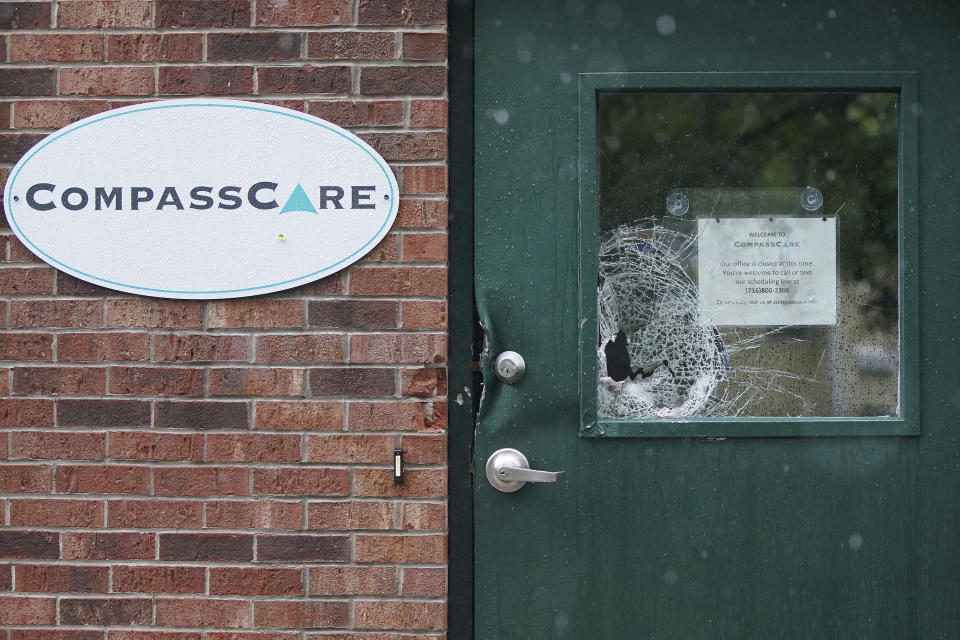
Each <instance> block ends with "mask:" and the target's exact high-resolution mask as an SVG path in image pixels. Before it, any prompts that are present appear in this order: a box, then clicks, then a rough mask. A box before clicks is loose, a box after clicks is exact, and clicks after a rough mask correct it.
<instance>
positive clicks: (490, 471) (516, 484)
mask: <svg viewBox="0 0 960 640" xmlns="http://www.w3.org/2000/svg"><path fill="white" fill-rule="evenodd" d="M486 470H487V481H489V482H490V484H491V485H492V486H493V488H494V489H497V490H499V491H503V492H505V493H512V492H514V491H517V490H518V489H520V488H521V487H522V486H523V485H525V484H526V483H528V482H557V481H559V480H560V479H562V478H563V476H564V473H566V472H564V471H540V470H538V469H531V468H530V461H528V460H527V456H525V455H523V454H522V453H520V452H519V451H517V450H516V449H510V448H506V449H499V450H497V451H494V452H493V453H492V454H490V457H489V458H488V459H487V467H486Z"/></svg>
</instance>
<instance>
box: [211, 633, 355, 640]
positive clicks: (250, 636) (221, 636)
mask: <svg viewBox="0 0 960 640" xmlns="http://www.w3.org/2000/svg"><path fill="white" fill-rule="evenodd" d="M206 640H300V634H299V633H292V632H287V633H284V632H280V631H272V632H263V633H255V632H240V633H232V632H229V631H217V632H208V633H207V637H206ZM324 640H337V639H336V638H334V637H332V636H327V637H326V638H325V639H324Z"/></svg>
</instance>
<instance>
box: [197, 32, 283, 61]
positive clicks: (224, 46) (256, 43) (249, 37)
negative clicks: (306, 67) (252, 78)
mask: <svg viewBox="0 0 960 640" xmlns="http://www.w3.org/2000/svg"><path fill="white" fill-rule="evenodd" d="M301 42H302V36H301V35H300V34H298V33H289V32H270V33H211V34H210V35H208V36H207V59H208V60H215V61H242V62H248V61H254V60H258V61H259V60H297V59H299V58H300V44H301Z"/></svg>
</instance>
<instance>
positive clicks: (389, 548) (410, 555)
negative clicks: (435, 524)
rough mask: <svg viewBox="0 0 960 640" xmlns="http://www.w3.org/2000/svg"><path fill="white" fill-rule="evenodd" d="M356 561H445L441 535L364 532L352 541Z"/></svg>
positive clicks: (420, 562)
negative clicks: (365, 533)
mask: <svg viewBox="0 0 960 640" xmlns="http://www.w3.org/2000/svg"><path fill="white" fill-rule="evenodd" d="M354 545H355V551H354V560H355V561H356V562H364V563H366V562H376V563H416V564H442V563H444V562H446V560H447V538H446V536H443V535H422V536H414V535H404V536H389V535H363V534H358V535H357V536H356V540H355V542H354Z"/></svg>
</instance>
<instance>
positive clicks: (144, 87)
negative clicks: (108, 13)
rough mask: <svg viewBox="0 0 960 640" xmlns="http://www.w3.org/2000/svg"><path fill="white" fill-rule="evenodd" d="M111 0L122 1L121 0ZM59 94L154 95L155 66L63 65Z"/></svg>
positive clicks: (114, 0) (113, 0)
mask: <svg viewBox="0 0 960 640" xmlns="http://www.w3.org/2000/svg"><path fill="white" fill-rule="evenodd" d="M110 1H111V2H115V3H119V2H122V0H110ZM65 4H67V3H65ZM69 4H73V2H71V3H69ZM61 6H63V5H61ZM60 93H61V94H62V95H79V96H103V95H113V96H149V95H151V94H153V69H152V68H150V67H76V68H72V67H71V68H64V69H61V70H60Z"/></svg>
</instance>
